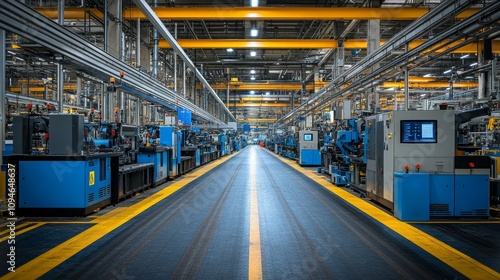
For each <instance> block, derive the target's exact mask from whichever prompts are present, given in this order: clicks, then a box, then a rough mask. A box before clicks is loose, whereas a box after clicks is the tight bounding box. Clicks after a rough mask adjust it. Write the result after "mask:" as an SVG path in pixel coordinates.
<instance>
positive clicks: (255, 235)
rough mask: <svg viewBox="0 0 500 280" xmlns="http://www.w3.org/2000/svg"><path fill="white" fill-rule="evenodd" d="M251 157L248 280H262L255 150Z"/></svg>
mask: <svg viewBox="0 0 500 280" xmlns="http://www.w3.org/2000/svg"><path fill="white" fill-rule="evenodd" d="M252 153H253V154H251V155H250V160H249V164H250V244H249V253H248V255H249V256H248V279H250V280H258V279H262V253H261V248H260V224H259V204H258V200H257V171H256V169H257V164H258V163H257V159H256V157H255V149H253V150H252Z"/></svg>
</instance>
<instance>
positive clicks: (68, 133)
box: [49, 114, 83, 155]
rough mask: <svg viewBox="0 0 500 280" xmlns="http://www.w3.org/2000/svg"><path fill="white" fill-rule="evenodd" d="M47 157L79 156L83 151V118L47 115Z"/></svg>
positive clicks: (66, 115)
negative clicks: (48, 146)
mask: <svg viewBox="0 0 500 280" xmlns="http://www.w3.org/2000/svg"><path fill="white" fill-rule="evenodd" d="M49 137H50V138H49V139H50V140H49V141H50V142H49V145H50V148H49V155H75V154H81V152H82V149H83V116H82V115H75V114H50V115H49Z"/></svg>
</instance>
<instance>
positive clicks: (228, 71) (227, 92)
mask: <svg viewBox="0 0 500 280" xmlns="http://www.w3.org/2000/svg"><path fill="white" fill-rule="evenodd" d="M230 82H231V70H230V68H227V90H226V103H227V105H226V107H227V108H228V109H229V90H230V89H229V88H230V87H229V83H230Z"/></svg>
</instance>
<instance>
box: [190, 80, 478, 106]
mask: <svg viewBox="0 0 500 280" xmlns="http://www.w3.org/2000/svg"><path fill="white" fill-rule="evenodd" d="M435 80H436V78H433V77H417V76H411V77H410V87H413V88H421V87H429V88H432V87H443V86H442V85H444V84H446V83H444V82H438V83H431V82H433V81H435ZM317 83H319V84H320V85H321V87H324V86H326V85H327V84H328V83H329V82H317ZM317 83H316V84H317ZM455 84H459V85H463V86H461V87H474V85H475V86H477V83H473V82H472V83H455ZM401 85H402V86H401ZM210 86H211V87H212V88H213V89H214V90H227V84H225V83H220V84H212V85H210ZM448 86H449V83H448ZM196 87H197V89H200V88H201V85H200V84H197V86H196ZM381 87H384V88H401V87H404V82H385V83H384V85H383V86H381ZM457 87H460V86H457ZM229 89H230V90H247V91H250V90H261V91H265V90H300V89H301V84H300V83H282V84H279V83H244V82H231V83H229ZM313 89H314V84H312V83H310V84H308V85H307V86H306V90H313ZM248 98H254V97H248ZM255 98H259V100H260V98H261V97H255ZM264 98H265V97H264ZM270 98H272V96H270Z"/></svg>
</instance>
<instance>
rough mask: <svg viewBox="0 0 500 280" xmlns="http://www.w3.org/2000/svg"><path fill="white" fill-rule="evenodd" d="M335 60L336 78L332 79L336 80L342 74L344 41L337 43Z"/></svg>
mask: <svg viewBox="0 0 500 280" xmlns="http://www.w3.org/2000/svg"><path fill="white" fill-rule="evenodd" d="M336 56H337V59H336V60H335V62H336V69H335V70H336V73H337V76H336V77H334V78H337V77H338V76H340V75H342V74H344V56H345V53H344V41H339V47H338V48H337V52H336Z"/></svg>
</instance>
